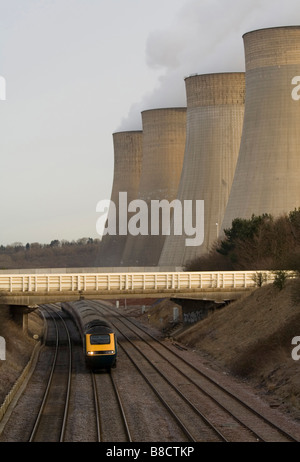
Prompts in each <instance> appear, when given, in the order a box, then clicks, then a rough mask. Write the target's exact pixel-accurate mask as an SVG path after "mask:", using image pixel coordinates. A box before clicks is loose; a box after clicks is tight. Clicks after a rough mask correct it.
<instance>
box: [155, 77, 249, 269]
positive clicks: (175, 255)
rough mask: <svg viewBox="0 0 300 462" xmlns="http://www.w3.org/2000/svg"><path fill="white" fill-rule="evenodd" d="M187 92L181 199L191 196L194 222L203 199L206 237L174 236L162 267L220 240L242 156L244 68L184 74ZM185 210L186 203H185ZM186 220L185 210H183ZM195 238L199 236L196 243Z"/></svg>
mask: <svg viewBox="0 0 300 462" xmlns="http://www.w3.org/2000/svg"><path fill="white" fill-rule="evenodd" d="M185 85H186V96H187V133H186V147H185V156H184V164H183V169H182V175H181V180H180V186H179V190H178V196H177V198H178V199H179V200H180V201H181V203H182V204H184V201H185V200H187V201H192V204H193V210H192V217H190V220H191V218H193V226H194V228H195V229H198V230H199V233H200V229H199V228H200V226H201V223H200V220H199V217H198V223H196V214H195V210H196V201H200V200H203V201H204V240H203V243H202V244H201V245H190V244H191V243H189V245H187V241H186V239H187V238H189V237H188V235H189V234H191V232H190V231H189V233H187V232H184V230H185V228H183V227H182V228H183V233H182V234H181V235H174V234H173V235H172V234H171V235H170V236H169V237H168V238H167V239H166V242H165V245H164V248H163V251H162V255H161V258H160V261H159V265H160V266H168V265H172V266H184V265H185V264H186V263H187V262H188V261H190V260H192V259H193V258H195V257H197V256H200V255H202V254H204V253H207V251H208V250H209V248H210V247H211V245H212V244H213V242H214V241H215V240H216V239H217V235H218V231H219V227H220V225H221V223H222V220H223V217H224V213H225V208H226V205H227V200H228V197H229V193H230V189H231V184H232V180H233V176H234V171H235V166H236V161H237V157H238V152H239V147H240V141H241V133H242V126H243V116H244V100H245V75H244V73H221V74H206V75H195V76H191V77H188V78H186V79H185ZM183 211H184V208H183ZM184 214H185V219H186V218H189V217H187V216H186V215H187V213H186V212H185V211H184ZM195 237H196V232H195ZM196 243H197V239H196V240H195V241H194V242H193V244H196Z"/></svg>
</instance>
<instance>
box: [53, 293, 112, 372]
mask: <svg viewBox="0 0 300 462" xmlns="http://www.w3.org/2000/svg"><path fill="white" fill-rule="evenodd" d="M61 307H62V309H63V310H65V311H67V312H68V313H69V314H71V315H72V317H73V318H74V319H75V321H76V324H77V327H78V329H79V332H80V336H81V340H82V347H83V354H84V357H85V362H86V365H87V366H88V367H89V368H90V369H93V370H100V369H106V370H108V371H110V369H111V368H115V367H116V365H117V355H118V342H117V336H116V334H115V332H114V330H113V328H112V327H111V325H110V324H109V322H108V321H107V320H106V319H103V318H102V317H101V315H100V314H99V312H98V311H97V310H96V309H95V308H94V307H92V306H90V305H88V304H86V303H84V302H83V301H79V302H72V303H62V304H61Z"/></svg>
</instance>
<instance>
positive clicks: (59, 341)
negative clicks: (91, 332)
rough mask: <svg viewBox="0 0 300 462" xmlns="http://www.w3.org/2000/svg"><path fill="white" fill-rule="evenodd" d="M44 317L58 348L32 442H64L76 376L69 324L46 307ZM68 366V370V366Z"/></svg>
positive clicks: (32, 433) (51, 339)
mask: <svg viewBox="0 0 300 462" xmlns="http://www.w3.org/2000/svg"><path fill="white" fill-rule="evenodd" d="M43 311H44V313H45V314H44V316H45V317H46V318H48V322H49V321H50V326H49V327H48V330H49V331H51V330H53V334H54V337H50V338H49V339H48V342H52V341H53V342H54V344H55V349H54V355H53V361H52V367H51V370H50V374H49V377H48V382H47V387H46V390H45V393H44V398H43V400H42V403H41V406H40V410H39V413H38V415H37V418H36V421H35V424H34V427H33V429H32V431H31V434H30V438H29V441H30V442H39V441H40V442H57V441H60V442H61V441H64V435H65V429H66V422H67V418H68V410H69V398H70V388H71V376H72V343H71V338H70V334H69V330H68V328H67V325H66V323H65V321H64V319H63V317H62V315H61V314H60V313H59V311H56V310H54V309H52V308H51V307H49V306H47V307H46V306H43ZM66 365H67V367H66Z"/></svg>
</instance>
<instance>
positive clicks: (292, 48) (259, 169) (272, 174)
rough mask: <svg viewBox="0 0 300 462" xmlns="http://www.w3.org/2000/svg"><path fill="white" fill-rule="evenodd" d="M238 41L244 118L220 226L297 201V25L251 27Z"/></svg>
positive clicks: (299, 39)
mask: <svg viewBox="0 0 300 462" xmlns="http://www.w3.org/2000/svg"><path fill="white" fill-rule="evenodd" d="M243 39H244V47H245V64H246V73H245V75H246V97H245V117H244V125H243V132H242V139H241V146H240V152H239V158H238V162H237V166H236V171H235V176H234V180H233V184H232V188H231V193H230V197H229V200H228V205H227V208H226V212H225V217H224V221H223V224H222V229H226V228H230V227H231V224H232V220H233V219H234V218H237V217H239V218H251V216H252V214H255V215H260V214H263V213H270V214H272V215H273V216H274V217H277V216H279V215H281V214H283V213H288V212H290V211H291V210H294V208H298V207H299V202H300V181H299V177H300V130H299V127H300V101H298V100H297V88H296V87H297V85H295V77H297V76H299V75H300V26H294V27H275V28H269V29H261V30H256V31H252V32H248V33H246V34H245V35H244V36H243ZM293 82H294V83H293ZM299 82H300V77H299Z"/></svg>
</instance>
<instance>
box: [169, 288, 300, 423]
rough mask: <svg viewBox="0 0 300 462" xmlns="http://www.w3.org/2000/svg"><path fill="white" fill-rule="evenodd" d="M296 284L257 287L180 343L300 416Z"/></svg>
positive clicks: (194, 328)
mask: <svg viewBox="0 0 300 462" xmlns="http://www.w3.org/2000/svg"><path fill="white" fill-rule="evenodd" d="M295 283H296V282H295V281H289V282H288V283H287V285H286V287H285V288H284V289H283V290H282V291H278V290H277V289H276V288H275V287H274V286H273V285H268V286H264V287H262V288H260V289H257V290H255V291H254V292H252V293H251V294H250V295H249V296H247V297H245V298H243V299H241V300H238V301H236V302H234V303H232V304H230V305H228V306H226V307H225V308H223V309H222V310H220V311H216V312H214V313H213V314H211V315H210V316H209V317H208V318H206V319H204V320H203V321H200V322H199V323H197V324H195V325H193V326H192V327H191V328H189V329H188V330H186V331H185V332H184V333H183V334H182V335H180V336H179V337H178V340H179V341H181V342H182V343H184V344H186V345H189V346H191V347H195V348H197V349H199V350H200V351H202V352H204V353H206V354H208V355H209V356H210V357H211V358H213V359H214V360H216V361H217V362H218V363H219V364H220V365H222V366H223V367H224V366H225V367H226V368H227V369H229V370H230V371H231V372H232V373H233V374H235V375H237V376H240V377H243V378H247V379H249V380H250V381H251V382H253V383H255V384H256V385H258V386H262V387H266V389H267V390H268V391H269V393H270V394H273V395H274V396H277V397H278V398H280V399H281V400H283V401H284V402H285V403H286V404H287V405H288V406H290V407H292V408H294V410H296V414H297V416H298V418H300V374H299V372H300V361H294V360H293V359H292V357H291V352H292V349H293V346H292V344H291V341H292V338H293V337H295V336H299V335H300V302H295V299H294V298H293V297H292V293H293V288H294V287H295Z"/></svg>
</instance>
